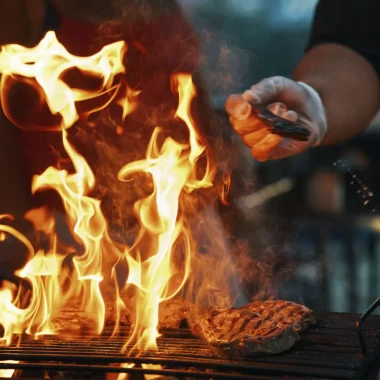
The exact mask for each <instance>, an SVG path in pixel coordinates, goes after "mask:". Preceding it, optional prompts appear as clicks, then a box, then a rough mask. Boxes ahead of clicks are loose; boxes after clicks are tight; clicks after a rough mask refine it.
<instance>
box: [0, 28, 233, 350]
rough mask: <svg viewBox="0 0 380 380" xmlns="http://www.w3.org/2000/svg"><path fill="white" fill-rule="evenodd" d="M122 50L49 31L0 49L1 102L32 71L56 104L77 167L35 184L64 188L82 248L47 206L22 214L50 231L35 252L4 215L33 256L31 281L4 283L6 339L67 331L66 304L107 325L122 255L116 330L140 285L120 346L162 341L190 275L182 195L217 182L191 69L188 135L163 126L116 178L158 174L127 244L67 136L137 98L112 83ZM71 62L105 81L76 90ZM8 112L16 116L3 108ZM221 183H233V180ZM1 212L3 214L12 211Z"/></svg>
mask: <svg viewBox="0 0 380 380" xmlns="http://www.w3.org/2000/svg"><path fill="white" fill-rule="evenodd" d="M125 51H126V48H125V46H124V43H123V42H116V43H113V44H111V45H108V46H106V47H104V48H103V49H102V50H101V51H100V52H99V53H97V54H95V55H93V56H91V57H76V56H73V55H71V54H69V53H68V52H67V51H66V50H65V48H64V47H63V46H62V45H61V44H60V43H59V42H58V41H57V39H56V36H55V34H54V33H53V32H49V33H48V34H47V35H46V36H45V38H44V39H43V40H42V41H41V43H40V44H39V45H37V46H36V47H34V48H31V49H29V48H25V47H22V46H19V45H7V46H4V47H3V48H2V49H1V51H0V72H1V73H2V74H3V77H2V82H1V96H2V100H3V101H4V102H3V104H6V100H7V91H8V87H7V85H6V83H7V79H9V78H13V77H15V76H17V78H18V80H20V81H22V80H26V79H32V80H34V81H35V82H31V83H34V86H35V87H36V89H39V90H38V91H39V92H40V96H41V99H43V100H44V101H46V103H47V105H48V107H49V109H50V112H51V113H52V114H53V115H58V116H59V117H60V124H59V125H55V126H52V127H53V128H48V129H49V130H52V129H53V130H55V131H60V132H61V134H62V142H63V146H64V148H65V150H66V153H67V155H68V156H69V158H70V160H71V163H72V166H73V171H72V172H68V171H66V170H61V169H58V168H56V167H49V168H48V169H47V170H46V171H45V172H44V173H42V174H41V175H38V176H35V177H34V179H33V183H32V192H33V193H36V192H42V191H45V190H54V191H55V192H56V193H57V194H59V196H60V197H61V199H62V202H63V205H64V209H65V218H66V221H67V223H68V225H69V227H70V229H71V232H72V234H73V236H74V237H75V240H76V243H77V244H78V245H79V246H80V247H81V252H80V253H79V252H77V249H76V248H74V247H68V246H67V245H65V244H63V243H62V242H60V241H59V239H58V237H57V235H56V232H55V227H56V220H55V219H54V216H53V215H51V214H50V213H49V211H48V210H47V209H45V208H41V209H36V210H31V211H29V212H28V213H27V214H26V215H25V218H26V219H28V220H29V221H31V222H32V224H33V226H34V229H35V231H37V232H41V233H44V234H46V235H48V237H49V248H48V249H45V250H42V249H39V250H37V251H35V249H34V247H33V246H32V244H31V243H30V242H29V241H28V240H27V238H26V237H25V236H24V235H22V234H21V233H20V232H18V231H17V230H16V229H14V228H13V227H11V226H9V225H7V224H6V223H5V222H4V223H3V224H1V225H0V241H1V240H4V239H6V238H7V236H9V235H13V236H14V237H15V238H16V239H18V240H19V241H20V243H21V244H23V245H24V246H25V248H26V249H27V251H28V254H29V256H28V261H27V263H26V265H25V266H24V267H23V268H21V269H20V270H18V271H16V272H15V275H16V276H17V277H19V278H21V279H23V280H24V281H25V283H26V284H28V286H27V285H22V286H20V287H16V285H14V284H12V283H11V282H4V283H3V287H2V288H1V289H0V324H1V325H2V326H3V328H4V335H3V337H2V339H3V340H4V341H5V342H6V343H8V344H9V343H10V342H11V339H12V337H13V335H14V334H20V333H27V334H30V335H33V336H34V337H36V338H37V337H38V336H39V335H41V334H58V333H62V331H61V330H60V327H61V326H59V322H58V325H57V320H59V317H60V315H61V314H62V313H63V312H64V310H65V309H67V308H75V309H76V311H78V312H81V313H85V314H86V316H88V317H89V318H90V319H91V321H92V322H91V328H92V332H93V333H94V334H100V333H102V331H103V328H104V323H105V314H106V303H105V299H104V296H103V294H102V291H101V283H102V281H103V280H104V279H105V278H106V277H107V278H113V279H114V280H115V284H116V278H115V265H116V264H117V263H118V262H119V261H120V260H122V261H123V262H124V261H125V262H127V264H128V278H127V280H126V282H125V284H123V285H122V288H121V289H119V288H118V286H116V287H115V297H114V298H115V300H114V301H113V302H114V306H115V310H116V311H115V313H116V321H115V330H114V333H116V332H117V326H118V321H119V318H120V316H121V314H122V311H123V310H125V309H126V305H125V304H124V302H123V300H122V299H121V297H120V294H121V292H122V291H123V290H126V289H130V288H132V289H134V290H135V291H136V297H135V305H134V307H133V310H134V312H135V317H134V321H135V323H134V325H133V329H132V332H131V335H130V336H129V339H128V340H127V342H126V344H125V347H124V351H128V353H129V354H136V353H141V352H142V351H144V350H147V349H156V348H157V345H156V339H157V338H158V336H159V332H158V327H159V319H158V318H159V306H160V303H161V302H163V301H167V300H170V299H171V298H173V297H174V296H176V295H178V294H179V292H180V291H181V290H182V289H183V288H184V286H185V284H186V282H187V280H188V279H189V276H191V271H192V262H193V260H192V255H193V254H194V253H195V251H196V250H197V245H196V242H195V241H194V237H193V236H192V231H191V230H190V229H189V227H188V224H187V223H185V220H184V218H185V216H184V215H185V212H184V210H183V209H182V206H181V205H182V203H181V202H183V201H182V199H183V197H184V196H185V195H186V196H187V195H188V194H190V193H192V192H194V191H195V190H197V189H205V188H209V187H212V186H213V180H214V177H215V174H216V168H215V166H214V165H213V164H211V161H210V160H209V159H208V156H207V154H206V144H205V142H204V141H203V138H202V136H201V134H200V132H199V131H198V129H197V126H196V125H195V123H194V120H193V119H192V117H191V112H190V108H191V104H192V102H193V100H194V98H195V97H196V89H195V86H194V84H193V82H192V78H191V76H190V75H187V74H177V75H174V76H173V78H172V88H173V91H175V92H176V93H178V107H177V110H176V112H175V114H174V115H173V117H174V118H175V119H176V120H177V121H178V122H180V123H183V125H184V126H185V127H186V131H187V133H188V141H187V142H183V141H182V142H178V141H176V140H175V139H174V138H172V137H168V136H166V137H165V138H163V137H164V132H165V126H157V127H156V128H155V129H154V131H153V133H152V135H151V138H150V143H149V145H148V147H147V150H146V153H145V158H144V159H141V160H137V161H133V162H128V163H126V164H125V165H124V166H123V167H122V168H120V171H119V173H118V179H119V180H120V181H133V180H134V178H136V177H135V176H137V175H145V176H146V178H147V181H151V182H152V192H151V194H150V195H148V196H146V197H145V198H142V199H139V200H137V201H136V202H135V204H134V206H133V210H134V212H135V215H136V218H137V220H138V222H139V232H138V235H137V238H136V239H135V241H134V243H133V244H132V245H131V246H127V245H124V246H123V245H121V244H120V243H118V244H116V243H114V242H113V241H112V239H111V238H110V236H109V232H108V226H107V221H106V219H105V217H104V215H103V214H102V211H101V200H99V199H95V198H92V197H91V196H90V193H91V191H92V190H93V189H94V186H95V182H96V177H95V174H94V172H93V170H92V168H91V167H90V166H89V164H88V163H87V161H86V159H85V158H84V157H83V156H81V155H80V154H79V153H78V151H77V150H76V149H75V147H74V146H73V145H72V144H71V143H70V141H69V138H68V132H69V131H68V129H69V128H70V127H71V126H72V125H73V124H74V123H75V122H76V121H78V120H79V119H81V118H82V117H83V116H88V115H89V114H91V113H93V112H97V111H98V110H100V109H102V108H105V107H107V106H108V105H110V104H111V103H115V104H116V105H119V106H121V107H122V118H121V119H122V120H124V119H125V117H126V116H127V114H129V113H131V112H133V111H134V110H135V108H136V107H137V106H138V96H139V93H138V92H136V91H132V90H129V89H127V90H126V92H125V93H123V92H124V88H125V86H124V87H122V86H121V84H120V83H116V84H115V77H116V75H117V74H120V73H123V72H124V71H125V68H124V67H123V64H122V59H123V56H124V52H125ZM70 68H76V69H79V70H80V71H81V72H83V73H88V74H91V75H92V76H96V77H98V78H100V79H101V81H100V82H101V84H100V86H99V87H98V88H96V89H92V90H84V89H78V88H71V87H70V86H69V85H68V84H67V83H65V82H64V81H63V79H62V76H63V74H64V72H65V71H66V70H68V69H70ZM28 83H29V82H28ZM105 94H106V95H108V98H107V99H106V100H105V101H104V102H103V103H102V104H101V105H100V106H99V104H98V105H97V106H96V107H95V108H91V109H89V110H85V111H84V114H81V113H80V111H78V107H77V103H78V102H80V101H84V100H90V99H94V98H97V97H99V98H101V99H103V97H104V95H105ZM116 94H117V95H118V96H116ZM5 112H6V113H7V115H8V116H9V117H10V118H11V115H10V113H8V112H7V109H6V107H5ZM20 127H23V126H20ZM118 128H121V126H118ZM118 128H116V133H118V131H119V130H118ZM35 129H40V127H37V126H36V128H35ZM162 140H163V141H162ZM201 161H202V164H201V163H200V162H201ZM225 185H226V187H227V188H228V186H229V179H227V178H226V179H225ZM1 218H3V219H4V220H6V219H7V218H10V216H8V215H4V216H2V217H1ZM71 253H74V256H73V257H71V256H70V257H71V262H72V264H73V265H72V269H71V270H68V269H67V268H66V267H65V265H66V264H65V259H66V258H68V257H69V256H68V255H69V254H71ZM205 291H206V290H205ZM223 296H224V295H223ZM70 334H73V332H72V331H71V332H70V333H69V335H70ZM66 335H67V332H66Z"/></svg>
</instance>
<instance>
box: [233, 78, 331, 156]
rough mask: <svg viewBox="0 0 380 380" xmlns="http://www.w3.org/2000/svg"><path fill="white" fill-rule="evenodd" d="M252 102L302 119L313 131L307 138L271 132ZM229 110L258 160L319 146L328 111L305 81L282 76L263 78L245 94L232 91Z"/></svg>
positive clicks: (291, 117)
mask: <svg viewBox="0 0 380 380" xmlns="http://www.w3.org/2000/svg"><path fill="white" fill-rule="evenodd" d="M249 102H252V103H260V104H264V105H268V109H269V110H270V111H272V112H273V113H275V114H276V115H278V116H280V117H283V118H285V119H288V120H292V121H296V120H297V119H300V120H302V121H303V122H304V124H305V126H306V127H307V128H308V129H309V131H310V137H309V139H308V141H296V140H293V139H291V138H285V137H281V136H279V135H276V134H272V133H271V132H270V130H269V129H268V127H267V126H266V125H265V124H263V122H262V121H261V120H260V119H259V118H258V117H257V116H256V115H255V114H254V113H253V112H252V107H251V105H250V104H249ZM226 111H227V113H228V114H229V115H230V122H231V124H232V127H233V128H234V130H235V131H236V132H237V133H238V134H239V135H240V137H241V138H242V140H243V142H244V143H245V144H246V145H247V146H248V147H249V148H251V154H252V156H253V157H254V158H255V159H257V160H258V161H267V160H274V159H279V158H284V157H288V156H292V155H295V154H298V153H301V152H303V151H305V150H307V149H309V148H311V147H314V146H317V145H319V144H320V142H321V140H322V139H323V136H324V135H325V133H326V130H327V122H326V114H325V110H324V106H323V104H322V101H321V98H320V96H319V95H318V93H317V92H316V91H315V90H314V89H313V88H312V87H311V86H309V85H307V84H306V83H303V82H295V81H293V80H291V79H288V78H285V77H281V76H275V77H271V78H266V79H263V80H262V81H260V82H259V83H257V84H256V85H254V86H252V87H251V88H250V89H249V90H247V91H245V92H244V93H243V94H242V95H231V96H230V97H229V98H228V99H227V102H226Z"/></svg>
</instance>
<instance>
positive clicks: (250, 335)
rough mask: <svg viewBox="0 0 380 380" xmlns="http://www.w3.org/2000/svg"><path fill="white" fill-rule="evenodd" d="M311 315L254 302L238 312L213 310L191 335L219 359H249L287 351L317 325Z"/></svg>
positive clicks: (288, 304)
mask: <svg viewBox="0 0 380 380" xmlns="http://www.w3.org/2000/svg"><path fill="white" fill-rule="evenodd" d="M311 314H312V311H311V310H310V309H308V308H307V307H305V306H302V305H298V304H296V303H294V302H289V301H280V300H277V301H255V302H252V303H249V304H248V305H246V306H244V307H241V308H238V309H227V310H215V309H212V310H210V311H208V312H207V313H205V314H203V315H201V316H200V317H199V318H198V319H197V320H196V322H195V324H194V326H193V328H192V330H193V333H194V334H195V335H197V336H200V337H201V338H203V339H205V340H206V341H207V343H208V344H209V345H210V346H211V348H212V349H213V350H214V351H215V352H217V353H218V354H220V355H224V356H233V357H248V356H253V355H258V354H264V353H266V354H278V353H280V352H283V351H286V350H289V349H290V348H291V347H292V346H293V345H294V344H295V342H297V341H298V340H299V338H300V336H299V333H301V332H302V331H304V330H306V329H307V328H308V327H309V326H310V325H313V324H314V323H315V322H316V321H315V319H314V318H313V317H312V315H311Z"/></svg>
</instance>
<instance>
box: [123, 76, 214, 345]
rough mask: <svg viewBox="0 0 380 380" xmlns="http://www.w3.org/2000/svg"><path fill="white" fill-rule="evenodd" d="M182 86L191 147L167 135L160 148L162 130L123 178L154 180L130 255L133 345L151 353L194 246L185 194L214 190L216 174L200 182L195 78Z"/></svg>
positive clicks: (141, 206)
mask: <svg viewBox="0 0 380 380" xmlns="http://www.w3.org/2000/svg"><path fill="white" fill-rule="evenodd" d="M174 82H176V83H177V86H178V94H179V105H178V109H177V112H176V114H175V116H176V117H178V118H180V119H181V120H182V121H184V122H185V123H186V126H187V128H188V132H189V137H190V138H189V140H190V141H189V144H180V143H178V142H177V141H175V140H174V139H172V138H171V137H167V138H166V139H165V141H164V143H163V144H162V146H161V147H159V144H158V138H159V136H160V134H161V133H162V129H160V128H156V129H155V130H154V132H153V134H152V137H151V140H150V143H149V146H148V150H147V154H146V159H145V160H141V161H135V162H132V163H129V164H127V165H125V166H124V167H123V168H122V169H121V170H120V172H119V175H118V178H119V179H120V180H121V181H127V180H129V179H130V177H131V175H133V174H135V173H139V172H143V173H147V174H149V175H150V176H151V178H152V180H153V192H152V194H151V195H150V196H148V197H147V198H145V199H141V200H139V201H138V202H136V203H135V205H134V209H135V212H136V216H137V217H138V219H139V221H140V226H141V230H140V234H139V238H138V239H137V241H136V243H135V244H134V246H133V247H131V249H130V250H128V251H126V259H127V261H128V264H129V271H130V272H129V277H128V281H127V282H128V284H133V285H135V286H136V287H137V288H138V293H137V299H136V325H135V329H134V331H133V334H132V336H131V339H130V341H129V342H128V343H127V345H126V347H128V346H129V344H130V342H132V341H133V340H134V339H138V342H137V344H136V347H134V348H138V349H142V350H147V349H152V348H156V339H157V337H158V336H159V334H158V330H157V328H158V308H159V304H160V303H161V302H162V301H165V300H168V299H170V298H172V297H174V296H175V295H176V294H177V293H178V292H179V291H180V290H181V289H182V287H183V285H184V284H185V282H186V280H187V278H188V276H189V272H190V263H191V260H190V259H191V252H192V249H193V247H192V242H191V239H190V236H189V233H188V232H187V231H186V230H185V229H184V228H183V223H182V219H181V216H180V215H179V212H178V211H179V202H180V196H181V193H182V191H186V192H191V191H193V190H194V189H197V188H203V187H209V186H212V174H213V172H212V171H210V170H209V168H208V170H207V171H206V172H205V174H204V176H203V177H202V178H199V179H198V178H197V174H196V168H197V167H196V163H197V160H198V159H199V157H200V156H201V154H202V153H203V152H204V150H205V146H204V145H202V144H201V143H200V142H199V138H198V135H197V132H196V129H195V127H194V124H193V121H192V119H191V116H190V112H189V109H190V103H191V100H192V98H193V97H194V96H195V88H194V85H193V84H192V80H191V77H189V76H186V75H178V76H176V77H175V78H174ZM181 234H182V235H185V236H182V238H183V239H184V240H185V241H186V244H185V247H184V255H183V269H182V276H181V277H182V279H181V281H179V284H178V286H176V287H174V288H172V289H171V288H170V287H169V281H170V280H171V278H172V277H174V276H175V275H176V274H177V272H178V270H179V269H178V268H177V267H176V266H175V265H174V263H173V261H174V260H173V252H174V250H173V247H174V244H175V242H176V241H177V239H178V238H179V236H180V235H181Z"/></svg>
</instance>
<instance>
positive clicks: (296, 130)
mask: <svg viewBox="0 0 380 380" xmlns="http://www.w3.org/2000/svg"><path fill="white" fill-rule="evenodd" d="M249 104H250V105H251V107H252V112H253V113H254V114H255V115H256V116H257V117H258V118H259V119H260V120H261V121H262V122H263V123H264V124H265V125H266V126H267V127H269V128H270V129H271V133H274V134H277V135H280V136H282V137H287V138H291V139H293V140H297V141H307V140H308V139H309V136H310V131H309V129H308V128H307V126H306V124H305V123H304V122H303V121H301V120H297V121H291V120H287V119H284V118H282V117H280V116H277V115H275V114H274V113H273V112H271V111H270V110H269V109H268V108H267V107H266V106H264V105H262V104H256V103H252V102H249Z"/></svg>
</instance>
